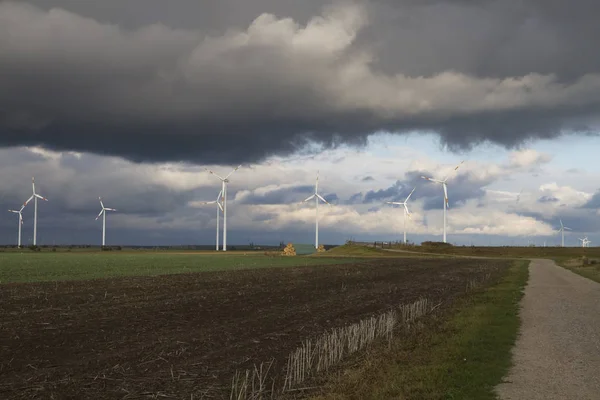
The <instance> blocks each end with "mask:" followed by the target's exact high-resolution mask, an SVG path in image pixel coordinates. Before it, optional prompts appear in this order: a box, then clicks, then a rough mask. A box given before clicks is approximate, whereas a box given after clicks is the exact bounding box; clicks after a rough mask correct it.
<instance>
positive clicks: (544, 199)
mask: <svg viewBox="0 0 600 400" xmlns="http://www.w3.org/2000/svg"><path fill="white" fill-rule="evenodd" d="M537 201H538V203H556V202H558V201H560V200H559V199H557V198H556V197H554V196H542V197H540V198H539V199H537Z"/></svg>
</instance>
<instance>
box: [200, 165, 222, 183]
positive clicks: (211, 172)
mask: <svg viewBox="0 0 600 400" xmlns="http://www.w3.org/2000/svg"><path fill="white" fill-rule="evenodd" d="M204 169H205V170H206V171H208V172H209V173H210V174H212V175H214V176H216V177H217V178H219V179H220V180H222V181H224V180H225V179H224V178H222V177H221V176H219V175H217V174H215V173H214V172H213V171H211V170H210V169H208V168H204Z"/></svg>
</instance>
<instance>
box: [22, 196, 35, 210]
mask: <svg viewBox="0 0 600 400" xmlns="http://www.w3.org/2000/svg"><path fill="white" fill-rule="evenodd" d="M34 197H35V196H33V195H32V196H31V197H30V198H28V199H27V201H26V202H25V203H23V207H25V206H26V205H27V204H29V202H30V201H31V200H33V198H34Z"/></svg>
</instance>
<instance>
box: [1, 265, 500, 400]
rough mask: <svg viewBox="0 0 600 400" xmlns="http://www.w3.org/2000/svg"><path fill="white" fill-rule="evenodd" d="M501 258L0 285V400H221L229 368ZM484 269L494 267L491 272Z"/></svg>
mask: <svg viewBox="0 0 600 400" xmlns="http://www.w3.org/2000/svg"><path fill="white" fill-rule="evenodd" d="M506 265H507V264H506V263H505V262H502V261H486V262H485V263H483V262H481V261H478V260H464V259H463V260H456V259H454V260H440V259H429V260H428V259H418V260H414V259H412V260H411V259H406V260H403V259H393V260H369V261H366V262H364V263H361V264H357V265H346V266H318V267H303V268H280V269H265V270H248V271H234V272H216V273H200V274H186V275H171V276H160V277H138V278H120V279H106V280H94V281H82V282H58V283H37V284H9V285H1V286H0V363H1V364H0V398H3V399H5V398H6V399H9V398H11V399H12V398H19V399H32V398H51V396H54V398H73V399H82V398H95V399H97V398H106V399H108V398H111V399H112V398H115V399H116V398H147V397H150V396H152V395H157V394H160V395H164V396H172V397H173V398H188V399H189V398H190V396H191V395H192V394H193V395H194V398H201V396H202V395H203V394H211V395H212V396H214V397H212V398H228V391H229V389H228V388H229V382H230V379H231V377H232V374H233V373H234V372H235V370H239V369H245V368H248V367H250V366H251V365H252V364H253V363H255V362H258V363H260V362H263V361H269V360H270V359H271V358H274V359H275V360H276V368H280V367H281V366H282V365H283V364H284V361H285V358H286V356H287V355H288V354H289V352H290V351H291V350H293V349H294V348H295V347H296V346H297V345H298V343H299V342H300V341H301V340H303V339H305V338H308V337H312V336H315V335H319V334H321V333H323V332H324V331H326V330H327V329H330V328H332V327H336V326H341V325H345V324H347V323H350V322H355V321H357V320H360V319H362V318H364V317H366V316H367V315H371V314H373V313H378V312H381V311H384V310H386V309H387V308H388V307H391V306H397V305H399V304H401V303H407V302H410V301H414V300H416V299H418V298H419V297H421V296H426V297H428V298H429V299H432V300H440V299H442V300H444V303H445V304H447V303H449V302H450V301H451V299H452V298H453V297H455V296H456V295H460V294H462V293H464V291H465V287H466V283H467V282H468V281H469V280H470V279H472V278H473V277H476V276H478V277H481V276H483V275H484V274H486V273H488V272H490V271H492V272H493V274H494V276H498V275H499V274H500V271H501V270H502V268H504V267H505V266H506ZM490 267H494V268H491V269H490Z"/></svg>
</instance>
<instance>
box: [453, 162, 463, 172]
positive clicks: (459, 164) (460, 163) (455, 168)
mask: <svg viewBox="0 0 600 400" xmlns="http://www.w3.org/2000/svg"><path fill="white" fill-rule="evenodd" d="M464 162H465V160H462V161H461V162H459V163H458V165H457V166H456V167H454V170H455V171H456V170H457V169H458V167H460V166H461V165H463V163H464Z"/></svg>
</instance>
